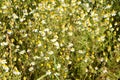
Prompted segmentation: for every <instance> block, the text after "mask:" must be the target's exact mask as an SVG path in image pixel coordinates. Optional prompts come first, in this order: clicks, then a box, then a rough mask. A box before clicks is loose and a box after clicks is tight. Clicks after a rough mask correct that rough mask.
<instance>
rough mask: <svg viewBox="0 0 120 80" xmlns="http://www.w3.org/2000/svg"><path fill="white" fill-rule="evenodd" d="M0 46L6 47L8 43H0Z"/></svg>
mask: <svg viewBox="0 0 120 80" xmlns="http://www.w3.org/2000/svg"><path fill="white" fill-rule="evenodd" d="M0 45H1V46H7V45H8V42H2V43H0Z"/></svg>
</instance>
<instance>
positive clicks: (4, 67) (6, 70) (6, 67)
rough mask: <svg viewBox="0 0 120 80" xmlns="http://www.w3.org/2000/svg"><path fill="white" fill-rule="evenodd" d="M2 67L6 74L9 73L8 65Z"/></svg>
mask: <svg viewBox="0 0 120 80" xmlns="http://www.w3.org/2000/svg"><path fill="white" fill-rule="evenodd" d="M2 67H3V69H4V70H5V72H8V71H9V68H8V66H7V65H5V64H4V65H2Z"/></svg>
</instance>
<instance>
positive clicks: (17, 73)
mask: <svg viewBox="0 0 120 80" xmlns="http://www.w3.org/2000/svg"><path fill="white" fill-rule="evenodd" d="M13 74H15V75H20V74H21V73H20V72H19V71H17V70H16V71H13Z"/></svg>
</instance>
